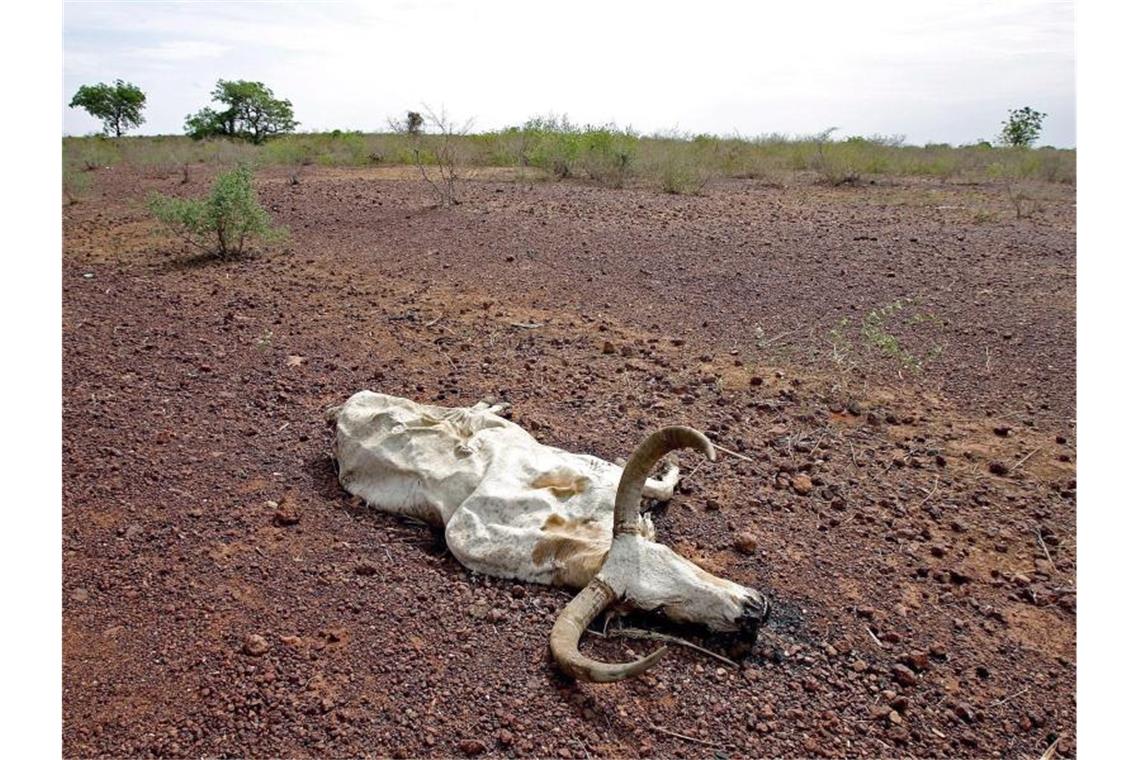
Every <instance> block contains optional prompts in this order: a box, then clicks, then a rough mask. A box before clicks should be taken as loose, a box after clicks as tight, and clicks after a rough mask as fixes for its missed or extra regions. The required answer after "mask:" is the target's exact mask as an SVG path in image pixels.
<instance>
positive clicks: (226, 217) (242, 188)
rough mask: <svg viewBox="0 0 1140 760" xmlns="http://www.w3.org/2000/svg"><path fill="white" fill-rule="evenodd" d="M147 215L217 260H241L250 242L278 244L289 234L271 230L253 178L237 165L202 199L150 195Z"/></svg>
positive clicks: (225, 173)
mask: <svg viewBox="0 0 1140 760" xmlns="http://www.w3.org/2000/svg"><path fill="white" fill-rule="evenodd" d="M149 207H150V211H151V213H152V214H154V216H155V217H156V218H157V219H158V220H159V221H160V222H162V223H163V224H164V225H166V227H167V228H169V229H170V230H172V231H173V232H174V233H176V234H177V235H179V236H180V237H182V238H183V239H184V240H186V241H188V242H189V243H191V244H192V245H194V246H195V247H197V248H200V249H202V250H203V251H206V252H207V253H211V254H213V255H215V256H217V257H218V258H222V259H225V258H230V257H238V256H241V255H242V253H244V252H245V247H246V244H247V243H248V242H249V241H251V240H263V241H266V242H277V241H279V240H282V239H284V238H285V237H286V236H287V235H288V232H287V231H286V230H285V229H284V228H277V227H274V226H273V224H272V220H271V219H270V218H269V213H268V212H266V210H265V209H264V208H262V207H261V204H259V203H258V202H257V194H256V192H255V191H254V189H253V174H252V172H251V171H250V170H249V167H247V166H245V165H239V166H237V167H236V168H234V169H233V170H232V171H228V172H224V173H222V174H220V175H218V178H217V179H216V180H215V181H214V187H213V189H212V190H211V191H210V194H209V195H208V196H206V197H205V198H174V197H171V196H166V195H159V194H158V193H155V194H153V195H152V196H151V197H150V201H149Z"/></svg>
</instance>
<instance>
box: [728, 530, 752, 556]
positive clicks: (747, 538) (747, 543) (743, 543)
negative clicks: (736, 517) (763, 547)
mask: <svg viewBox="0 0 1140 760" xmlns="http://www.w3.org/2000/svg"><path fill="white" fill-rule="evenodd" d="M758 545H759V542H758V541H757V540H756V536H754V535H752V534H751V533H749V532H748V531H740V532H739V533H737V534H736V535H735V536H733V537H732V546H733V548H735V549H736V551H738V552H740V553H741V554H748V555H752V554H755V553H756V547H757V546H758Z"/></svg>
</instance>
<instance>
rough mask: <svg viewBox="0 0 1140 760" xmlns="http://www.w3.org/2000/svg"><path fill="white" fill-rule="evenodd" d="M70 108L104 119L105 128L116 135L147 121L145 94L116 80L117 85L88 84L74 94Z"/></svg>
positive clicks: (109, 133) (120, 134) (137, 88)
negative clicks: (144, 110) (143, 113)
mask: <svg viewBox="0 0 1140 760" xmlns="http://www.w3.org/2000/svg"><path fill="white" fill-rule="evenodd" d="M69 105H70V107H71V108H82V109H83V110H85V111H87V113H89V114H91V115H92V116H94V117H95V118H96V119H99V120H101V121H102V122H103V131H104V132H105V133H106V134H108V135H111V134H113V135H114V136H115V137H122V136H123V133H124V132H126V131H127V130H128V129H130V128H132V127H137V126H140V125H141V124H142V123H143V122H145V121H146V119H145V118H143V115H142V111H143V108H145V107H146V94H145V93H144V92H143V91H142V90H141V89H140V88H139V87H137V86H136V85H133V84H131V83H130V82H124V81H123V80H122V79H116V80H115V83H114V84H105V83H103V82H100V83H99V84H85V85H83V86H82V87H80V88H79V90H78V91H77V92H76V93H75V96H74V97H72V99H71V103H70V104H69Z"/></svg>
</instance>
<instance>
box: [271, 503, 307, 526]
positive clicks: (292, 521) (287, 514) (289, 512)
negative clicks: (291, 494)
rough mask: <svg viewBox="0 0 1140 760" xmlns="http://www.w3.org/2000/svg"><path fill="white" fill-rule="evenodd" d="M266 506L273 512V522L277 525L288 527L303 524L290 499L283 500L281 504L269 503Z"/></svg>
mask: <svg viewBox="0 0 1140 760" xmlns="http://www.w3.org/2000/svg"><path fill="white" fill-rule="evenodd" d="M265 506H267V507H269V508H270V509H272V510H273V522H274V523H276V524H277V525H280V526H282V527H287V526H289V525H296V524H297V523H299V522H301V515H300V514H299V513H298V512H297V508H296V507H295V506H293V502H292V501H290V500H288V499H284V500H282V501H281V503H280V504H278V503H277V502H275V501H267V502H265Z"/></svg>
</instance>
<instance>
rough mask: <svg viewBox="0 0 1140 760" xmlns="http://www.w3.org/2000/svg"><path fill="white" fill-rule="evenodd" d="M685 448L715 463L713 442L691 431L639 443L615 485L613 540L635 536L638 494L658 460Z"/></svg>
mask: <svg viewBox="0 0 1140 760" xmlns="http://www.w3.org/2000/svg"><path fill="white" fill-rule="evenodd" d="M686 448H687V449H696V450H697V451H702V452H704V454H705V456H707V457H708V458H709V459H711V460H715V459H716V451H715V450H714V449H713V445H712V442H711V441H709V439H708V438H706V437H705V436H704V434H703V433H700V432H698V431H696V430H693V429H692V428H691V427H684V426H682V425H677V426H674V427H666V428H661V429H660V430H658V431H657V432H656V433H653V434H651V435H650V436H649V437H648V438H646V439H645V440H644V441H642V442H641V445H640V446H638V447H637V450H636V451H634V452H633V456H631V457H630V458H629V462H627V463H626V465H625V469H624V470H622V473H621V482H619V483H618V490H617V498H615V499H614V538H617V536H618V535H619V534H621V533H637V525H638V517H639V516H640V514H641V492H642V489H644V488H645V479H646V478H648V477H649V473H650V472H651V471H652V470H653V466H654V465H656V464H657V460H658V459H660V458H661V457H663V456H665V455H666V454H668V453H669V452H670V451H674V450H675V449H686Z"/></svg>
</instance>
